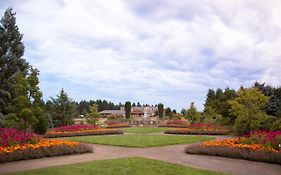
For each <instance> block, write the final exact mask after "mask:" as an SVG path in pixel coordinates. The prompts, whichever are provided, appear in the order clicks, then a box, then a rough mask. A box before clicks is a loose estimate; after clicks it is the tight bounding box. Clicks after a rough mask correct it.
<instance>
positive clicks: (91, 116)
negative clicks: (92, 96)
mask: <svg viewBox="0 0 281 175" xmlns="http://www.w3.org/2000/svg"><path fill="white" fill-rule="evenodd" d="M99 116H100V115H99V112H98V105H96V104H93V105H92V106H90V112H89V113H88V114H86V122H87V123H88V124H94V125H95V124H97V122H98V120H99Z"/></svg>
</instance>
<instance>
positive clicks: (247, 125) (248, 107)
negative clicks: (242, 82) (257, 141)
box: [228, 88, 271, 134]
mask: <svg viewBox="0 0 281 175" xmlns="http://www.w3.org/2000/svg"><path fill="white" fill-rule="evenodd" d="M268 100H269V98H268V97H266V96H264V95H263V94H262V92H261V91H259V90H258V89H256V88H248V89H246V88H241V89H240V90H239V91H238V97H236V98H235V99H233V100H230V101H229V102H228V103H229V104H230V105H231V112H232V114H233V115H234V116H236V119H235V125H234V127H235V129H236V131H237V132H238V133H239V134H244V133H251V132H252V131H253V130H258V129H260V128H261V127H262V123H263V122H264V121H265V120H269V118H271V117H270V116H268V115H267V114H266V113H265V112H263V111H262V109H263V108H264V107H265V106H266V105H267V103H268Z"/></svg>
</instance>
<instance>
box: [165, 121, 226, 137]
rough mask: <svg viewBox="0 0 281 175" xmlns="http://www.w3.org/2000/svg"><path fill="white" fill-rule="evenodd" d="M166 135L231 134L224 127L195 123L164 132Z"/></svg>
mask: <svg viewBox="0 0 281 175" xmlns="http://www.w3.org/2000/svg"><path fill="white" fill-rule="evenodd" d="M164 133H165V134H193V135H226V134H228V133H229V130H227V129H226V128H225V127H223V126H219V125H212V124H204V123H195V124H191V125H189V126H187V127H186V128H181V129H171V130H167V131H165V132H164Z"/></svg>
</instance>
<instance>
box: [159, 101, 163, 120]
mask: <svg viewBox="0 0 281 175" xmlns="http://www.w3.org/2000/svg"><path fill="white" fill-rule="evenodd" d="M158 116H159V118H161V119H162V118H163V117H164V105H163V104H162V103H159V104H158Z"/></svg>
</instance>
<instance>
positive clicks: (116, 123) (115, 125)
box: [106, 120, 131, 128]
mask: <svg viewBox="0 0 281 175" xmlns="http://www.w3.org/2000/svg"><path fill="white" fill-rule="evenodd" d="M128 127H131V125H130V124H128V123H124V122H120V121H117V120H112V121H108V122H107V123H106V128H128Z"/></svg>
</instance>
